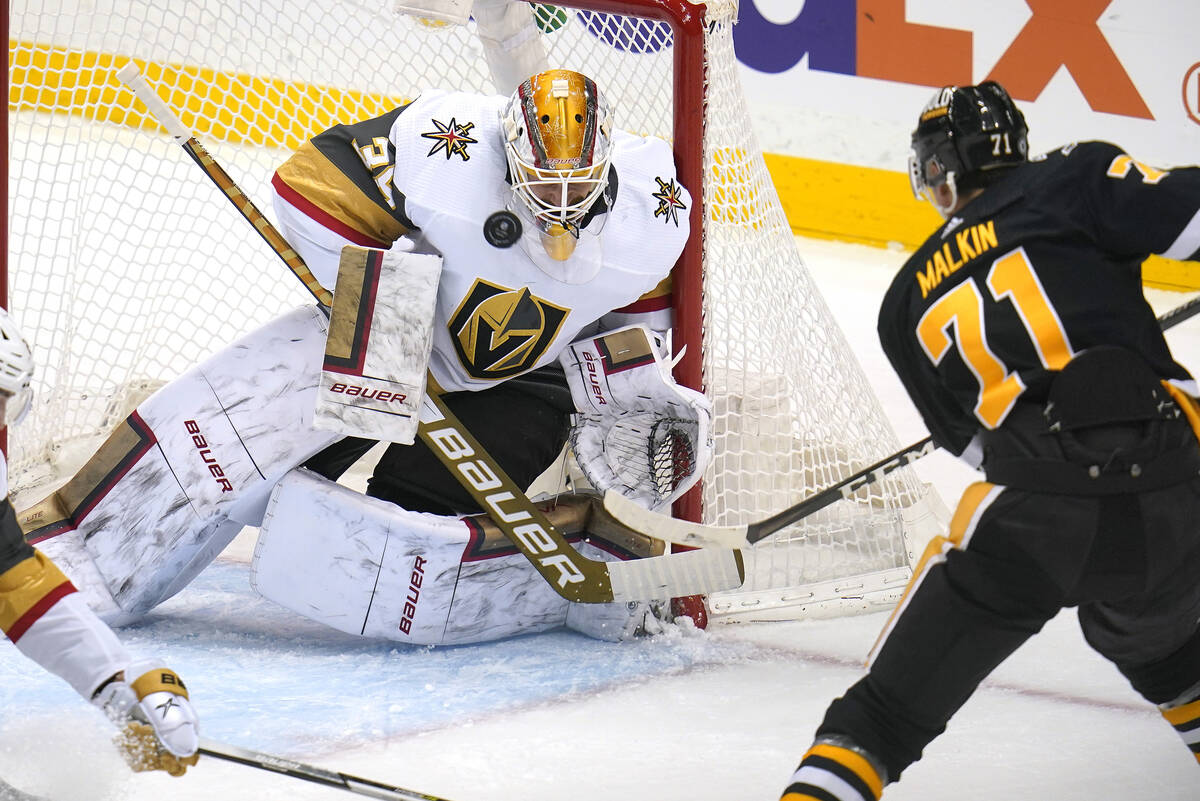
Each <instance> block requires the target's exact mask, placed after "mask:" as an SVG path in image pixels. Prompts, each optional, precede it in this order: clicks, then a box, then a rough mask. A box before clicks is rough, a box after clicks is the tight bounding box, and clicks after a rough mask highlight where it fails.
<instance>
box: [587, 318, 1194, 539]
mask: <svg viewBox="0 0 1200 801" xmlns="http://www.w3.org/2000/svg"><path fill="white" fill-rule="evenodd" d="M1197 314H1200V295H1197V296H1196V297H1194V298H1192V299H1191V300H1189V301H1187V302H1186V303H1183V304H1181V305H1179V306H1176V307H1175V308H1174V309H1172V310H1170V311H1169V312H1166V313H1165V314H1163V315H1162V316H1160V317H1159V318H1158V322H1159V324H1160V325H1161V326H1162V329H1163V330H1164V331H1166V330H1169V329H1170V328H1173V327H1174V326H1176V325H1179V324H1180V323H1182V322H1183V321H1184V320H1187V319H1190V318H1192V317H1195V316H1196V315H1197ZM937 447H938V446H937V445H936V444H935V443H934V441H933V438H932V437H926V438H925V439H923V440H921V441H920V442H914V443H913V444H912V445H909V446H908V447H907V448H904V449H903V450H901V451H898V452H896V453H893V454H892V455H891V456H888V457H887V458H885V459H881V460H879V461H878V462H876V463H875V464H873V465H871V466H870V467H867V468H864V469H863V470H860V471H859V472H857V473H855V474H854V475H852V476H850V477H849V478H846V479H843V480H842V481H839V482H838V483H837V484H834V485H833V486H831V487H827V488H826V489H823V490H821V491H819V492H817V493H816V494H815V495H810V496H809V497H807V498H805V499H804V500H802V501H800V502H799V503H797V504H795V505H794V506H789V507H788V508H787V509H784V510H783V511H782V512H779V513H777V514H774V515H772V516H771V517H768V518H766V519H765V520H760V521H758V522H757V523H750V524H747V525H741V526H706V525H703V524H701V523H692V522H689V521H687V520H677V519H675V518H672V517H667V516H666V515H661V514H657V513H655V512H650V511H647V510H645V509H643V508H642V507H640V506H638V505H637V504H635V503H634V502H632V501H630V500H629V499H627V498H625V497H624V496H623V495H620V494H618V493H616V492H613V491H612V490H609V491H608V492H606V493H604V508H605V510H606V511H607V512H608V513H609V514H610V515H612V516H613V517H614V518H615V519H616V520H617V521H619V522H620V523H621V524H622V525H625V526H628V527H629V528H631V529H633V530H635V531H638V532H641V533H643V534H647V535H649V536H651V537H657V538H658V539H661V540H666V541H667V542H674V543H678V544H680V545H690V546H692V547H693V548H747V547H749V546H751V545H753V544H754V543H756V542H759V541H760V540H764V539H766V538H767V537H769V536H771V535H772V534H774V533H776V532H778V531H780V530H782V529H783V528H785V527H787V526H789V525H791V524H792V523H795V522H796V521H797V520H801V519H803V518H805V517H808V516H809V515H811V514H814V513H815V512H819V511H820V510H822V509H824V508H825V507H826V506H829V505H831V504H833V503H836V502H837V501H840V500H842V499H843V498H851V497H853V495H854V493H855V492H857V491H858V490H860V489H862V488H863V487H865V486H867V485H869V484H874V483H875V482H876V481H879V480H880V479H882V478H883V477H884V476H886V475H888V474H889V473H892V472H895V471H896V470H899V469H900V468H901V467H904V466H905V465H908V464H911V463H912V462H915V461H916V460H917V459H920V458H921V457H922V456H925V455H927V454H930V453H933V452H934V451H935V450H937Z"/></svg>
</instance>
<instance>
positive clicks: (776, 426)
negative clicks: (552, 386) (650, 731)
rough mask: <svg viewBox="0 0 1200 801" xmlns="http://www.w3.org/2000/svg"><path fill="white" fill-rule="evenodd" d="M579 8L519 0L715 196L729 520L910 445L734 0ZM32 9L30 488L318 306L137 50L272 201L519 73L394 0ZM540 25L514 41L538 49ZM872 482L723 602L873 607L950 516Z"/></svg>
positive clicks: (895, 486) (14, 37)
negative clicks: (794, 216)
mask: <svg viewBox="0 0 1200 801" xmlns="http://www.w3.org/2000/svg"><path fill="white" fill-rule="evenodd" d="M576 5H582V6H588V8H568V7H564V6H552V5H538V4H530V5H526V4H514V6H515V7H516V8H517V9H518V12H519V16H518V19H519V20H520V22H521V24H522V25H523V26H524V28H523V30H526V29H527V30H532V31H536V37H534V38H533V39H531V41H537V42H539V43H540V44H539V45H538V46H539V47H544V48H545V51H546V53H547V61H548V62H549V64H551V65H553V66H561V67H567V68H571V69H577V70H579V71H581V72H585V73H587V74H588V75H590V76H591V77H593V78H594V79H595V80H596V81H597V84H598V85H599V86H600V87H601V89H602V91H604V92H605V93H606V94H607V95H608V97H609V100H610V103H611V105H612V107H613V110H614V117H615V121H616V124H617V125H619V126H620V127H623V128H627V129H629V130H633V131H636V132H639V133H645V134H649V133H653V134H658V135H660V136H663V137H664V138H666V139H668V140H670V141H672V142H673V144H674V145H675V148H676V154H677V158H678V159H679V160H680V161H681V164H680V175H681V177H682V179H683V180H684V181H685V182H687V181H688V180H689V179H688V177H687V176H691V179H690V180H691V182H692V184H693V186H692V187H691V188H692V195H693V197H702V198H703V206H702V207H701V209H700V212H699V215H698V217H696V218H694V219H695V220H697V221H698V222H702V223H703V228H702V230H701V231H698V232H696V233H695V234H694V235H693V238H692V241H691V243H690V244H689V254H690V255H689V256H687V257H685V259H684V263H682V264H681V266H680V268H679V269H678V277H677V281H676V288H677V291H678V292H679V293H680V294H679V296H678V298H677V303H678V305H679V306H680V308H681V314H680V330H679V331H678V332H677V334H679V335H680V336H681V337H682V339H683V340H684V341H685V342H687V344H688V346H689V352H690V355H689V361H687V362H685V364H684V369H685V376H684V377H685V378H688V377H689V376H688V375H687V371H689V370H690V371H691V376H690V380H691V381H693V382H697V383H698V382H701V381H702V382H703V384H704V387H705V389H706V391H707V392H708V394H709V395H710V396H711V397H712V398H713V400H714V404H715V408H716V411H717V416H716V420H715V435H716V457H715V459H714V462H713V464H712V465H711V467H710V468H709V471H708V472H707V473H706V476H705V480H704V484H703V490H702V496H701V502H700V504H699V507H700V513H701V515H702V517H703V519H704V521H705V522H710V523H721V524H733V523H744V522H752V521H754V520H758V519H761V518H763V517H766V516H768V515H770V514H773V513H774V512H777V511H779V510H780V509H782V508H784V507H786V506H788V505H791V504H793V503H795V502H796V501H798V500H800V499H802V498H803V497H805V496H806V495H808V494H810V493H812V492H814V491H815V490H817V489H820V488H823V487H825V486H828V485H830V484H832V483H834V482H836V481H838V480H839V479H841V478H844V477H846V476H848V475H850V474H852V473H853V472H855V471H857V470H858V469H861V468H862V467H864V466H865V465H867V464H869V463H871V462H874V461H876V460H878V459H879V458H881V457H883V456H886V455H887V454H889V453H891V452H892V451H895V450H896V448H897V442H896V439H895V436H894V434H893V432H892V431H891V429H890V427H889V425H888V424H887V422H886V419H885V418H884V415H883V413H882V411H881V409H880V407H879V404H878V402H877V401H876V399H875V398H874V396H873V394H872V392H871V390H870V387H869V385H868V384H867V382H866V380H865V377H864V376H863V374H862V371H861V369H860V368H859V367H858V365H857V363H856V361H855V359H854V357H853V355H852V353H851V350H850V348H849V347H848V345H847V343H846V342H845V340H844V338H843V336H842V334H841V332H840V331H839V329H838V327H837V325H836V324H835V323H834V321H833V319H832V316H831V315H830V313H829V311H828V309H827V308H826V306H825V303H824V301H823V300H822V298H821V296H820V294H819V292H818V291H817V290H816V288H815V286H814V284H813V282H812V281H811V279H810V278H809V276H808V273H807V271H806V270H805V268H804V265H803V262H802V261H801V258H800V255H799V253H798V252H797V250H796V246H795V241H794V239H793V236H792V233H791V230H790V228H789V226H788V223H787V220H786V218H785V217H784V214H783V211H782V209H781V207H780V204H779V202H778V198H777V197H776V195H775V192H774V189H773V187H772V185H771V183H770V179H769V176H768V174H767V171H766V168H765V165H764V163H763V159H762V156H761V153H760V152H759V150H758V146H757V144H756V142H755V139H754V136H753V133H752V131H751V126H750V120H749V116H748V113H747V111H746V108H745V103H744V100H743V98H742V93H741V89H740V83H739V75H738V69H737V62H736V59H735V56H734V52H733V43H732V33H731V31H732V26H733V24H734V21H735V18H736V8H735V6H734V5H733V4H732V3H718V2H714V3H709V4H707V5H695V6H692V5H690V4H688V3H687V2H685V0H654V2H651V0H630V1H629V2H618V0H595V2H592V3H589V2H588V0H579V2H578V3H576ZM9 7H10V10H9V14H10V26H9V28H10V37H11V46H10V50H9V63H10V94H9V98H10V102H9V123H10V125H9V128H10V137H11V139H10V143H11V144H10V164H9V187H10V188H9V192H10V201H9V203H10V237H9V247H8V254H9V256H8V280H9V293H10V308H11V309H12V311H13V313H14V316H15V317H16V318H17V320H18V321H19V323H20V324H21V326H22V327H23V329H24V330H25V331H26V333H27V335H28V337H29V338H30V341H31V344H32V346H33V348H34V352H35V358H36V362H37V365H38V372H37V374H36V376H35V389H36V392H37V395H36V399H35V404H34V409H33V412H32V414H31V415H30V417H29V419H28V420H27V421H26V422H25V423H24V425H22V426H21V427H20V428H18V429H15V430H14V431H13V432H11V435H10V439H11V451H12V453H11V457H12V458H11V459H10V461H11V464H12V476H13V482H14V488H15V490H17V491H18V492H19V491H21V490H22V489H24V488H29V487H33V486H39V485H44V484H45V483H46V482H48V481H53V480H54V479H56V478H61V477H65V476H68V475H70V474H71V473H72V472H73V471H74V470H75V469H76V468H77V467H78V466H79V465H80V464H81V463H82V461H83V460H84V459H86V457H87V456H88V455H89V454H90V450H91V449H92V448H93V447H94V446H95V445H96V444H97V443H98V440H99V439H100V438H102V437H103V436H104V435H105V434H106V433H107V432H108V430H109V429H110V428H111V427H112V426H113V425H115V424H116V423H117V422H119V421H120V420H121V419H122V418H123V417H124V416H125V415H126V414H128V412H129V411H130V410H131V409H132V408H133V407H134V406H135V405H136V403H137V402H138V401H139V400H140V399H142V398H143V397H145V396H146V395H147V394H148V393H149V392H152V391H153V390H154V389H155V388H156V387H158V386H161V384H162V383H163V382H165V381H168V380H170V379H171V378H172V377H173V376H175V375H178V374H179V373H181V372H182V371H183V370H185V369H186V368H187V367H189V366H190V365H192V364H193V363H195V362H196V361H198V360H199V359H201V358H202V357H203V356H205V355H207V354H209V353H211V352H212V351H214V350H216V349H218V348H219V347H221V346H222V345H224V344H225V343H228V342H229V341H231V340H232V339H234V338H235V337H236V336H238V335H240V334H242V333H245V332H247V331H249V330H252V329H254V328H256V327H258V326H260V325H262V324H264V323H265V322H267V321H268V320H270V319H272V318H274V317H276V316H278V315H279V314H280V313H281V312H282V311H284V310H286V309H288V308H290V307H292V306H294V305H296V304H298V303H304V302H307V301H308V299H309V298H308V295H307V293H306V292H305V290H304V289H303V288H302V287H301V286H300V285H299V284H298V283H297V282H296V281H295V280H294V279H293V278H292V277H291V276H290V275H289V274H288V273H287V272H286V270H285V269H284V268H283V266H282V265H281V264H280V263H278V261H277V259H276V257H275V255H274V254H273V253H272V252H271V251H270V250H269V249H268V248H267V247H266V245H265V244H263V243H262V242H261V240H259V238H258V237H257V235H256V233H255V232H254V231H253V230H251V229H250V228H249V226H248V225H247V224H246V223H245V221H244V220H243V219H242V218H241V217H240V216H239V215H238V214H237V212H236V211H235V210H234V209H233V208H231V207H230V206H229V204H228V202H227V201H226V200H225V198H224V197H223V196H221V194H220V193H219V192H218V190H217V189H216V188H215V187H214V186H212V185H211V184H210V183H209V182H208V180H207V179H206V177H205V176H204V175H202V174H201V173H200V171H199V169H198V168H197V167H196V166H195V165H194V164H192V163H191V162H190V160H189V159H188V158H187V156H186V155H185V154H184V153H183V151H182V150H181V149H180V148H179V147H178V146H177V145H176V144H175V143H174V142H173V141H172V140H171V139H170V138H169V137H168V136H166V134H165V132H164V131H162V129H161V128H160V127H159V126H158V125H157V124H156V123H155V122H154V121H153V120H151V119H150V118H149V117H148V115H146V113H145V111H144V109H143V108H142V107H141V106H140V104H135V103H134V101H133V98H132V95H130V94H129V92H127V91H126V90H125V89H124V88H123V87H122V86H121V85H120V83H119V82H118V81H117V80H116V78H115V73H116V71H117V70H118V69H120V67H122V66H123V65H125V64H126V63H128V62H129V61H130V60H133V61H135V62H136V63H137V64H138V66H139V67H140V68H141V70H142V72H143V74H144V75H145V76H146V78H147V79H148V80H149V82H150V84H151V85H152V86H153V87H154V88H155V89H156V90H157V92H158V93H159V95H160V96H161V97H162V98H163V99H165V100H167V101H168V103H169V104H170V105H171V106H172V107H173V108H174V109H175V111H176V112H177V113H178V114H179V115H180V116H181V117H182V118H183V121H184V123H185V124H186V125H188V126H189V127H190V128H191V129H192V130H193V131H195V133H196V135H197V137H198V138H199V139H200V141H201V142H202V143H203V144H204V145H205V147H206V148H207V149H208V150H210V151H211V152H212V154H213V155H214V157H216V159H217V160H218V161H219V162H221V164H222V165H223V166H224V167H225V169H226V170H227V171H228V172H229V173H230V174H231V175H232V176H233V178H234V180H236V181H237V182H238V184H239V185H240V186H241V188H242V189H243V190H244V191H245V192H246V193H247V194H248V195H249V196H250V198H251V199H252V200H253V201H254V202H255V203H256V204H257V205H258V206H259V208H260V209H263V210H264V211H268V213H269V209H270V203H269V200H268V198H269V194H268V183H269V180H270V177H271V174H272V173H273V171H274V169H275V168H276V166H278V164H279V163H280V162H281V161H283V159H285V158H286V156H287V154H288V153H289V152H290V150H291V149H293V148H295V147H297V146H298V145H300V144H301V143H302V142H303V141H304V140H305V139H307V138H308V137H310V136H311V135H313V134H315V133H317V132H319V131H321V130H323V129H324V128H327V127H329V126H330V125H332V124H334V123H335V122H338V121H350V120H357V119H363V118H366V117H371V116H376V115H378V114H381V113H383V112H384V111H387V110H389V109H390V108H393V107H395V106H396V105H398V104H400V103H403V102H405V101H406V100H408V99H410V98H412V97H414V96H415V95H416V94H417V93H419V92H420V91H421V90H422V89H423V88H425V87H435V86H436V87H443V88H451V89H464V90H475V91H488V92H495V91H497V87H496V86H495V85H494V83H493V79H492V73H491V71H490V70H489V63H488V60H487V58H485V53H484V50H483V48H482V46H481V44H480V39H479V37H478V35H477V30H476V27H477V26H476V23H475V22H474V21H472V22H470V23H468V24H467V25H461V26H459V25H447V24H442V23H436V22H433V21H430V20H422V19H419V18H415V17H412V16H406V15H403V14H399V13H397V12H396V11H395V10H394V9H393V8H392V6H391V3H390V2H388V0H375V1H374V2H372V1H371V0H358V2H352V1H350V0H316V1H315V2H298V1H297V0H188V2H168V0H141V1H140V2H132V1H131V0H92V2H84V1H82V0H80V1H79V2H69V1H68V0H60V1H58V2H55V1H53V0H14V1H13V2H12V3H10V4H9ZM510 13H511V12H510ZM672 13H674V14H675V15H676V16H679V17H682V18H686V19H685V20H684V21H683V22H681V23H678V24H675V23H671V22H669V21H667V19H666V18H667V17H669V16H670V15H671V14H672ZM701 15H703V16H701ZM648 16H654V17H656V18H655V19H649V18H647V17H648ZM530 23H532V24H530ZM526 38H528V37H526ZM519 39H521V37H520V36H516V35H514V36H510V37H509V38H508V39H507V40H505V41H506V45H505V46H508V47H513V48H516V47H528V46H530V45H529V44H528V43H527V42H524V40H521V41H518V40H519ZM523 42H524V43H523ZM697 54H698V56H697ZM510 89H511V87H500V89H499V91H500V92H501V93H504V94H507V93H508V91H509V90H510ZM684 162H686V163H684ZM689 170H690V171H689ZM696 183H702V184H703V189H702V192H701V191H697V190H696V188H695V186H694V184H696ZM689 260H690V261H689ZM689 365H690V366H689ZM860 494H861V499H860V500H858V501H857V502H842V503H839V504H835V505H834V506H832V507H830V508H828V509H826V510H825V511H823V512H821V513H819V514H818V515H815V516H813V517H812V518H808V519H806V520H805V521H802V523H801V524H797V525H794V526H792V527H791V528H789V529H788V530H787V531H786V532H785V533H784V534H782V535H780V536H778V537H776V538H773V539H771V540H768V541H765V542H763V543H761V544H760V545H758V546H757V547H756V548H755V549H753V551H752V552H750V553H749V554H748V558H747V564H748V567H749V570H750V575H749V579H748V581H747V584H746V586H745V588H744V589H743V590H742V591H739V592H737V593H729V594H724V595H722V596H720V597H716V598H713V599H711V602H710V603H711V607H712V610H713V612H714V613H716V614H739V613H743V612H749V613H752V614H762V615H773V614H779V615H784V616H787V615H793V614H796V613H797V612H798V611H803V610H811V609H815V608H817V607H818V606H819V605H820V603H821V600H822V598H824V596H823V595H821V593H820V592H818V590H817V589H814V588H820V587H825V588H830V589H831V592H832V595H833V596H837V597H841V598H843V599H846V600H847V602H848V604H849V605H850V606H856V605H857V606H859V607H862V606H863V605H864V604H868V603H869V602H868V601H863V600H862V599H863V598H866V597H868V596H871V595H872V593H873V592H875V591H880V592H882V593H883V595H881V596H879V597H881V598H884V599H885V600H886V599H890V598H894V597H895V594H896V592H897V591H898V590H899V589H900V587H902V585H903V583H904V580H905V579H906V578H907V575H908V573H907V567H908V564H909V553H908V550H907V545H906V536H907V537H908V538H909V540H910V541H911V539H912V537H913V536H914V532H916V534H915V536H917V537H923V536H925V533H926V532H923V531H916V530H917V529H919V528H921V527H922V526H924V525H927V524H929V523H930V522H931V521H932V520H933V517H932V515H933V511H932V510H933V509H935V508H936V507H938V506H939V504H938V503H936V498H934V497H933V496H931V495H930V494H928V493H927V490H926V488H924V487H922V486H920V485H919V484H918V483H917V482H916V480H915V478H914V477H912V476H911V475H908V471H902V472H901V473H898V474H896V475H895V476H893V477H891V478H889V479H888V480H887V481H885V482H882V483H879V484H875V485H872V486H871V487H869V488H866V489H864V490H862V491H861V493H860ZM685 511H686V510H685ZM906 527H907V533H906ZM867 575H870V576H873V577H874V578H873V579H871V580H870V581H863V582H859V581H857V579H855V580H851V581H847V578H848V577H863V576H867ZM872 597H874V596H872ZM776 608H783V609H784V610H790V611H783V612H773V611H771V610H774V609H776Z"/></svg>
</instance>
